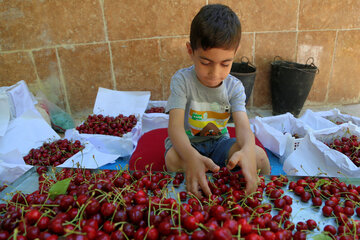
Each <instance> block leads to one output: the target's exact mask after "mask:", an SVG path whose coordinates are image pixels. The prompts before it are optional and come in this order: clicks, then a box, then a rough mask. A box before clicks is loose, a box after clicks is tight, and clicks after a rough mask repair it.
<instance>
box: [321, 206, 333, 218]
mask: <svg viewBox="0 0 360 240" xmlns="http://www.w3.org/2000/svg"><path fill="white" fill-rule="evenodd" d="M322 212H323V215H324V216H325V217H330V216H331V215H332V213H333V208H332V207H330V206H327V205H325V206H324V207H323V208H322Z"/></svg>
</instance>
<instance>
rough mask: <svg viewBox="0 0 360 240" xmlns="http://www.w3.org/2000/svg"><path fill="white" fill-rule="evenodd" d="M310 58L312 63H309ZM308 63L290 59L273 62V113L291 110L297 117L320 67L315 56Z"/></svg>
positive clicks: (277, 113)
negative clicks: (316, 64) (315, 60)
mask: <svg viewBox="0 0 360 240" xmlns="http://www.w3.org/2000/svg"><path fill="white" fill-rule="evenodd" d="M309 59H311V60H312V63H310V64H308V61H309ZM309 59H308V61H307V62H306V64H300V63H296V62H288V61H273V62H272V63H271V96H272V108H273V115H279V114H283V113H287V112H290V113H292V114H293V115H294V116H295V117H297V116H298V115H299V114H300V112H301V109H302V107H303V106H304V103H305V101H306V98H307V97H308V95H309V92H310V89H311V87H312V84H313V82H314V78H315V74H316V73H317V72H318V68H317V67H316V66H315V65H314V63H313V61H314V59H313V58H309Z"/></svg>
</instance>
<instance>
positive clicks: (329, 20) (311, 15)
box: [299, 0, 360, 30]
mask: <svg viewBox="0 0 360 240" xmlns="http://www.w3.org/2000/svg"><path fill="white" fill-rule="evenodd" d="M359 11H360V1H358V0H347V1H344V0H332V1H323V0H301V1H300V10H299V29H300V30H308V29H348V28H359V27H360V17H359Z"/></svg>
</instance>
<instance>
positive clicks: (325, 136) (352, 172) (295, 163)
mask: <svg viewBox="0 0 360 240" xmlns="http://www.w3.org/2000/svg"><path fill="white" fill-rule="evenodd" d="M349 133H350V134H354V135H356V136H358V137H360V131H359V129H358V128H357V126H355V125H354V124H351V123H346V124H342V125H340V126H336V127H334V128H328V129H323V130H320V131H314V132H310V133H309V134H308V135H307V136H305V138H304V139H303V141H302V143H301V145H300V146H299V148H298V149H296V151H294V152H293V153H292V154H291V155H290V156H289V157H288V158H287V159H286V160H285V162H284V167H283V169H284V171H285V172H286V174H288V175H296V176H306V175H308V176H328V177H356V178H358V177H359V176H360V168H359V167H356V165H355V164H354V163H353V162H352V161H351V160H350V159H349V158H348V157H347V156H346V155H344V154H343V153H341V152H339V151H337V150H334V149H331V148H329V147H328V146H326V144H325V143H331V142H333V140H334V139H335V138H339V137H343V136H346V137H349V136H350V134H349Z"/></svg>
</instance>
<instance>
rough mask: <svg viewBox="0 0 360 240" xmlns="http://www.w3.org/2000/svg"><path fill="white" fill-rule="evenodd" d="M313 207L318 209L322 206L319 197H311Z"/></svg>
mask: <svg viewBox="0 0 360 240" xmlns="http://www.w3.org/2000/svg"><path fill="white" fill-rule="evenodd" d="M311 201H312V203H313V206H316V207H320V206H321V205H322V200H321V198H320V197H313V198H312V199H311Z"/></svg>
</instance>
